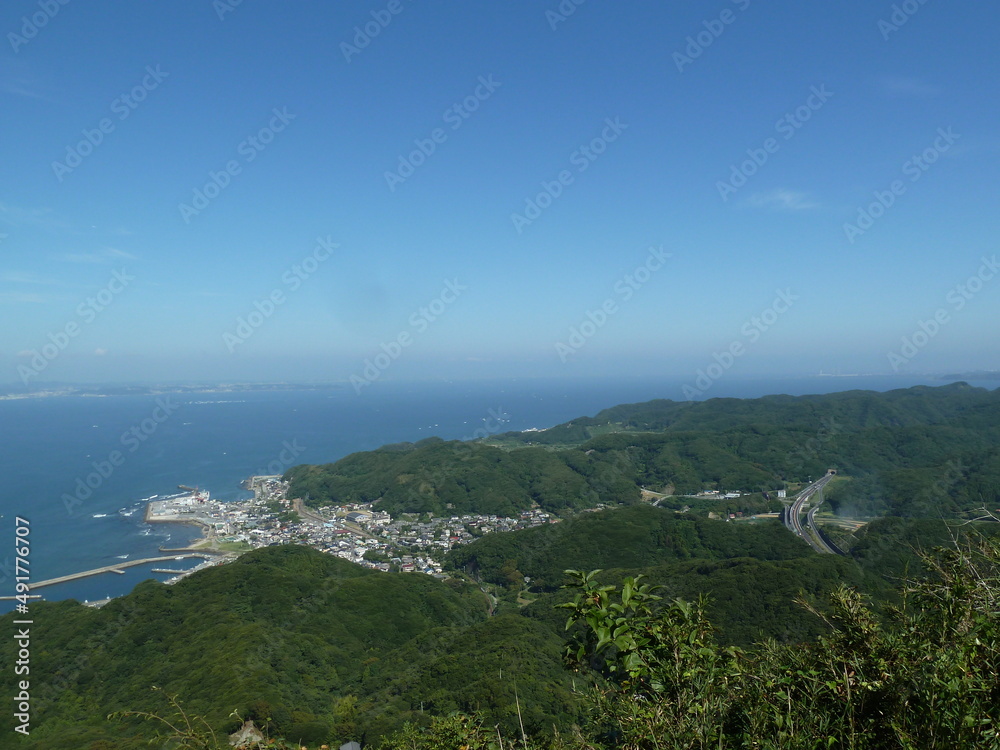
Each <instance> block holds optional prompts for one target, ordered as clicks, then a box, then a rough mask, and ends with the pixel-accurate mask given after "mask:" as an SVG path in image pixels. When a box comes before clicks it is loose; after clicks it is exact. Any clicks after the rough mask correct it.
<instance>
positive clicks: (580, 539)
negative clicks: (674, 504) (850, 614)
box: [445, 505, 810, 591]
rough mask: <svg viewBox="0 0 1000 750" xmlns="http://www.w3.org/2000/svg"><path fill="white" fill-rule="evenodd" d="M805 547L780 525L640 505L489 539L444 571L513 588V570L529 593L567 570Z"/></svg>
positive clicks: (779, 554)
mask: <svg viewBox="0 0 1000 750" xmlns="http://www.w3.org/2000/svg"><path fill="white" fill-rule="evenodd" d="M809 555H810V552H809V549H808V547H806V546H805V545H803V544H802V542H801V541H800V540H799V539H797V538H796V537H795V536H794V535H793V534H791V533H790V532H788V531H787V530H786V529H785V528H784V527H783V526H782V525H781V524H780V523H778V522H777V521H771V522H765V523H760V524H728V523H720V522H718V521H710V520H708V519H705V518H699V517H695V516H689V515H682V514H677V513H675V512H673V511H670V510H666V509H662V508H655V507H652V506H649V505H638V506H633V507H627V508H617V509H613V510H606V511H602V512H598V513H585V514H581V515H579V516H576V517H574V518H572V519H570V520H568V521H564V522H563V523H559V524H550V525H546V526H539V527H535V528H532V529H524V530H522V531H518V532H514V533H511V534H490V535H487V536H484V537H482V538H481V539H477V540H476V541H474V542H472V543H471V544H467V545H464V546H462V547H457V548H456V549H454V550H452V551H451V552H449V553H448V555H447V557H446V558H445V561H446V565H447V566H448V567H450V568H451V569H453V570H466V571H468V572H470V573H472V574H474V575H476V576H479V577H480V578H482V579H483V580H485V581H488V582H490V583H495V584H499V585H502V586H507V585H510V584H511V583H514V584H515V585H517V584H518V581H517V580H516V577H515V579H513V580H512V578H511V575H512V571H515V570H516V571H518V572H519V573H520V574H521V575H523V576H527V577H529V578H530V579H531V587H532V588H533V589H536V590H540V591H552V590H555V589H556V588H558V587H559V585H560V584H561V583H562V581H563V571H564V570H566V569H567V568H574V569H577V568H584V567H588V566H601V567H603V568H639V567H645V566H649V565H657V564H660V563H663V562H668V561H678V560H689V559H708V560H715V559H725V558H735V557H753V558H756V559H758V560H788V559H796V558H802V557H807V556H809Z"/></svg>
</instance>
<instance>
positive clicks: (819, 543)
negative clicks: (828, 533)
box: [785, 474, 837, 555]
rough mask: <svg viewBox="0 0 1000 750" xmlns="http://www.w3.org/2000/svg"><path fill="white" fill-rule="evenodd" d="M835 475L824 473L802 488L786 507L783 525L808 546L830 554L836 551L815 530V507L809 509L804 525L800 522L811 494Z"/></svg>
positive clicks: (821, 487)
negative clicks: (810, 531) (809, 530)
mask: <svg viewBox="0 0 1000 750" xmlns="http://www.w3.org/2000/svg"><path fill="white" fill-rule="evenodd" d="M835 476H836V474H825V475H824V476H822V477H820V478H819V479H817V480H816V481H815V482H813V483H812V484H810V485H809V486H808V487H806V488H805V489H804V490H802V491H801V492H800V493H799V494H798V495H796V496H795V498H794V499H793V501H792V504H791V506H790V507H789V508H788V512H787V513H786V515H785V526H787V527H788V528H789V530H791V531H792V532H794V533H795V534H798V535H799V536H800V537H802V538H803V539H805V540H806V542H808V543H809V546H810V547H812V548H813V549H814V550H816V551H817V552H820V553H823V554H830V555H835V554H837V553H836V551H835V550H833V549H831V548H830V547H829V545H827V544H826V542H824V541H823V538H822V537H821V536H820V535H819V532H818V531H817V530H816V525H815V523H814V520H813V516H815V515H816V508H813V509H811V510H810V511H809V513H808V515H807V516H806V525H803V524H802V509H803V507H804V506H805V504H806V503H808V502H809V500H810V499H811V498H812V497H813V495H815V494H816V493H817V492H819V491H820V490H821V489H823V488H824V487H825V486H826V485H827V484H828V483H829V482H830V480H831V479H833V478H834V477H835ZM817 507H819V506H817ZM807 527H809V528H811V530H812V532H813V533H811V534H810V533H809V532H808V530H807Z"/></svg>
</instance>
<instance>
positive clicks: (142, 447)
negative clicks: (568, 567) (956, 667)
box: [0, 376, 997, 612]
mask: <svg viewBox="0 0 1000 750" xmlns="http://www.w3.org/2000/svg"><path fill="white" fill-rule="evenodd" d="M917 384H926V385H942V384H943V382H942V381H935V380H931V379H921V378H918V377H913V376H910V377H904V376H899V377H886V376H882V377H875V376H872V377H866V376H858V377H811V378H795V379H788V380H776V379H774V378H769V379H765V378H760V379H745V380H736V379H732V380H728V379H723V380H720V381H719V382H717V383H715V384H713V386H712V389H711V391H710V392H708V393H707V394H706V397H718V396H730V397H739V398H753V397H758V396H763V395H768V394H772V393H787V394H791V395H802V394H806V393H829V392H834V391H842V390H852V389H856V388H863V389H871V390H878V391H884V390H890V389H892V388H901V387H908V386H911V385H917ZM975 384H978V385H981V386H983V387H988V388H994V387H996V385H997V384H996V383H992V384H990V383H975ZM681 385H682V383H680V382H675V381H665V380H652V379H644V380H638V379H636V380H616V381H610V380H605V381H597V380H562V381H557V380H527V379H525V380H496V381H489V382H476V383H470V382H455V383H443V382H437V383H411V384H395V383H376V384H374V385H372V386H370V387H369V388H366V389H365V391H363V392H362V394H361V395H357V394H355V392H354V390H353V388H350V387H345V388H338V389H325V390H289V391H261V392H243V393H237V392H231V393H203V394H184V395H162V396H155V397H153V396H107V397H76V396H67V397H49V398H32V399H20V400H6V401H0V425H2V427H3V431H2V435H3V437H2V446H0V447H2V451H0V472H2V473H0V477H2V485H0V486H2V488H3V492H2V493H0V515H2V518H0V529H2V532H3V533H0V539H6V540H7V541H6V542H2V541H0V595H4V596H9V595H12V594H13V593H14V583H15V582H14V539H15V534H14V522H15V517H18V516H19V517H22V518H24V519H26V520H27V521H28V522H29V523H30V530H31V533H30V537H29V538H30V549H31V553H30V558H29V561H30V572H31V578H32V580H35V581H38V580H43V579H47V578H53V577H56V576H61V575H66V574H69V573H74V572H78V571H82V570H89V569H92V568H98V567H103V566H106V565H112V564H115V563H116V562H118V561H124V560H130V559H131V560H134V559H139V558H144V557H153V556H156V555H158V554H160V553H159V551H158V550H159V547H161V546H166V547H183V546H185V544H187V543H188V542H189V541H190V540H191V539H193V538H195V537H197V536H198V532H197V530H196V529H195V528H193V527H188V526H182V525H174V524H155V525H150V524H146V523H144V522H143V509H144V506H145V502H146V500H148V499H149V498H151V497H153V496H165V495H170V494H174V493H177V492H178V491H179V490H178V485H187V486H191V487H199V488H202V489H207V490H209V491H210V492H211V493H212V496H213V497H214V498H218V499H222V500H227V499H228V500H232V499H237V498H241V497H246V496H247V493H246V492H245V491H243V490H242V489H241V488H240V486H239V485H240V482H241V481H242V480H243V479H245V478H247V477H248V476H251V475H253V474H260V473H269V474H273V473H281V472H283V471H284V470H285V469H287V468H288V467H290V466H292V465H294V464H300V463H328V462H332V461H336V460H337V459H339V458H342V457H344V456H346V455H348V454H350V453H353V452H356V451H364V450H372V449H374V448H378V447H379V446H382V445H385V444H388V443H397V442H403V441H416V440H421V439H423V438H427V437H431V436H438V437H442V438H445V439H469V438H473V437H479V436H482V435H484V434H486V433H487V431H509V430H524V429H528V428H531V427H537V428H545V427H551V426H553V425H556V424H560V423H562V422H566V421H569V420H571V419H573V418H575V417H579V416H592V415H593V414H595V413H597V412H598V411H600V410H601V409H604V408H607V407H610V406H615V405H617V404H621V403H633V402H638V401H647V400H650V399H653V398H672V399H675V400H680V399H681V398H682V395H681ZM88 482H89V485H88ZM196 562H197V561H184V562H183V563H181V562H180V561H176V562H171V563H170V564H169V565H166V567H170V568H178V567H190V566H191V565H194V564H196ZM150 577H152V578H159V579H161V580H162V579H165V578H167V577H169V576H168V575H166V574H153V573H150V572H149V570H148V567H146V566H137V567H135V568H131V569H128V570H126V572H125V574H124V575H115V574H110V573H105V574H102V575H99V576H95V577H91V578H87V579H82V580H79V581H74V582H70V583H64V584H59V585H56V586H52V587H48V588H44V589H40V590H39V592H38V593H43V594H44V596H45V598H46V599H50V600H55V599H65V598H75V599H78V600H81V601H83V600H94V599H103V598H106V597H109V596H120V595H122V594H124V593H127V592H128V591H130V590H131V589H132V588H133V587H134V586H135V585H136V584H137V583H138V582H140V581H142V580H144V579H146V578H150ZM5 605H6V606H5ZM11 606H12V604H11V602H0V612H3V611H8V610H9V609H10V608H11Z"/></svg>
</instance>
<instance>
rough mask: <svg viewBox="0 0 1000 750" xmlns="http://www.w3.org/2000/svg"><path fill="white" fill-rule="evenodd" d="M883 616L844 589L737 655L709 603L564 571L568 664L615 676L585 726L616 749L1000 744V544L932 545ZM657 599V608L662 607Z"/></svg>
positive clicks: (594, 701) (863, 749)
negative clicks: (802, 625)
mask: <svg viewBox="0 0 1000 750" xmlns="http://www.w3.org/2000/svg"><path fill="white" fill-rule="evenodd" d="M922 559H923V562H924V564H925V566H926V567H927V575H926V576H924V577H921V578H919V579H914V580H911V581H909V582H908V583H907V584H906V585H905V586H904V587H903V588H902V590H901V592H900V596H901V599H902V604H901V606H899V607H898V608H892V609H891V610H890V612H889V617H888V618H887V619H883V618H881V617H879V615H878V614H877V613H876V612H875V611H873V610H872V609H871V607H870V605H869V604H868V603H867V602H866V601H865V599H864V597H863V596H862V595H861V594H859V593H858V592H856V591H853V590H851V589H849V588H847V587H841V588H839V589H838V590H837V591H836V592H834V594H833V595H832V596H831V598H830V609H829V610H828V611H827V612H826V613H822V612H820V611H818V610H816V609H815V608H814V607H813V606H812V605H811V604H808V603H806V602H803V604H804V605H805V606H806V607H807V608H809V609H811V610H812V611H813V612H814V614H816V615H817V616H819V617H822V618H823V619H824V620H825V621H826V622H827V624H828V625H829V627H830V629H831V632H830V633H829V634H828V635H824V636H821V637H819V638H818V639H816V640H815V641H813V642H811V643H807V644H801V645H795V646H779V645H778V644H776V643H774V642H770V643H768V644H765V647H764V648H762V649H757V650H755V651H751V652H743V651H739V650H736V649H732V648H720V647H718V646H716V645H715V644H714V643H713V642H712V637H711V628H710V627H709V625H708V623H707V620H706V618H705V616H704V604H703V603H699V604H698V605H689V604H686V603H684V602H683V601H681V600H675V601H674V602H672V603H670V604H668V605H666V606H662V604H663V602H661V601H660V600H659V599H658V598H657V596H656V594H655V593H654V592H653V589H652V588H650V587H649V586H648V585H646V584H642V583H640V582H639V581H638V579H633V578H626V579H625V580H624V581H623V583H622V585H621V587H620V588H619V587H618V586H613V585H602V584H600V583H599V582H598V579H597V576H596V572H595V573H588V574H584V573H580V572H577V571H568V572H569V573H570V575H571V576H572V577H573V579H574V583H573V588H574V591H575V592H576V595H575V598H574V599H573V601H572V602H570V603H568V604H566V605H564V606H566V607H568V608H569V609H570V610H571V615H570V619H569V622H568V624H567V628H568V629H572V630H574V633H575V636H574V640H573V642H572V644H571V646H570V648H569V650H568V660H569V663H570V664H571V665H574V666H578V665H580V664H582V663H584V662H586V661H587V660H590V662H591V663H593V664H595V665H596V666H597V667H598V668H599V669H601V671H602V672H603V673H604V674H605V675H606V676H607V677H608V678H609V679H610V680H611V683H610V686H609V687H607V688H606V689H604V690H595V691H594V692H593V694H592V695H591V698H590V707H591V715H592V720H591V724H590V727H589V733H590V737H591V740H592V742H593V743H594V744H595V745H600V746H604V747H608V748H611V747H614V748H630V749H631V748H635V749H639V748H661V747H670V748H709V747H734V748H735V747H746V748H751V747H752V748H758V747H766V748H789V749H791V748H820V747H822V748H844V749H848V748H850V749H852V750H869V749H871V750H882V749H883V748H886V749H888V748H913V749H914V750H916V749H917V748H920V749H921V750H923V749H924V748H942V749H943V748H998V747H1000V734H998V732H997V729H996V727H997V723H998V721H1000V703H998V698H1000V685H998V683H997V679H996V675H997V674H998V673H1000V618H998V614H997V612H998V610H997V601H998V597H1000V547H998V546H997V545H996V544H994V543H990V542H989V541H985V540H979V541H977V542H976V543H975V544H974V545H970V546H966V547H961V548H958V549H955V548H952V549H948V550H945V549H940V548H939V549H937V550H935V551H934V552H933V554H930V555H926V556H924V557H923V558H922ZM657 605H661V606H657Z"/></svg>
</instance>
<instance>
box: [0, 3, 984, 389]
mask: <svg viewBox="0 0 1000 750" xmlns="http://www.w3.org/2000/svg"><path fill="white" fill-rule="evenodd" d="M998 25H1000V6H996V5H994V4H991V3H977V2H971V1H970V0H956V1H955V2H948V3H945V2H943V0H923V2H919V1H918V0H907V2H903V3H897V4H896V5H894V4H893V3H891V2H888V1H886V2H878V1H874V0H843V1H842V2H835V3H833V2H829V3H815V2H809V3H804V2H801V0H796V1H795V2H793V1H792V0H775V1H772V2H763V0H716V1H715V2H696V3H666V2H647V1H640V2H614V3H613V2H610V1H609V0H582V1H581V0H575V1H574V0H565V1H564V2H563V3H562V4H560V3H559V2H557V1H556V0H531V1H528V0H504V2H483V1H479V0H470V1H469V2H451V3H444V2H435V1H433V0H393V1H392V2H390V1H389V0H377V1H376V2H350V3H342V2H330V1H329V0H326V1H324V2H319V1H315V2H310V1H308V0H299V1H296V2H278V0H242V2H237V0H217V1H216V2H213V1H212V0H187V1H186V2H162V3H153V2H135V0H128V1H126V0H116V1H112V0H103V1H101V0H97V1H95V2H84V1H83V0H42V1H41V2H39V1H38V0H32V1H28V0H10V2H7V3H5V4H4V6H3V8H2V10H0V33H2V34H3V39H0V101H2V107H3V117H2V135H3V137H2V138H0V165H2V166H0V169H2V174H3V180H2V182H0V258H2V266H0V382H6V383H21V382H25V381H27V382H31V383H40V382H45V381H50V380H60V381H150V380H152V381H210V380H217V379H230V380H231V379H239V380H248V381H261V380H296V381H306V380H310V381H316V380H323V381H346V380H348V379H350V378H351V377H352V376H355V377H360V378H370V379H383V380H387V379H405V378H411V377H412V378H423V377H435V378H472V377H483V376H522V375H544V376H559V375H565V376H580V375H608V376H613V375H619V374H639V375H655V374H664V375H670V376H678V377H682V378H683V377H686V376H688V375H690V376H692V377H694V375H695V374H696V373H697V371H698V370H699V369H701V370H706V368H708V367H710V366H711V365H712V364H713V363H715V364H716V369H715V371H714V372H720V371H721V370H725V371H727V372H728V371H733V372H737V371H738V372H742V373H745V374H760V373H779V372H780V373H815V372H818V371H820V370H825V371H827V372H836V371H840V372H843V373H849V372H865V373H882V372H885V373H889V372H893V371H894V370H896V371H900V372H913V373H919V372H934V371H957V370H970V369H978V368H1000V346H998V343H1000V340H998V337H1000V328H998V326H997V321H998V318H1000V268H997V267H995V265H994V264H995V259H996V257H997V254H1000V247H998V243H997V237H998V235H1000V233H998V231H997V230H998V223H1000V211H998V210H997V209H998V206H997V198H998V190H997V173H998V169H1000V130H998V129H1000V100H998V97H997V96H996V91H997V87H996V81H997V80H998V78H1000V51H998V47H997V43H996V29H997V27H998ZM994 277H995V278H994ZM970 279H971V281H970ZM904 339H905V341H904ZM366 360H367V362H366ZM720 368H721V369H720ZM366 369H367V375H366V374H365V371H366Z"/></svg>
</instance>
